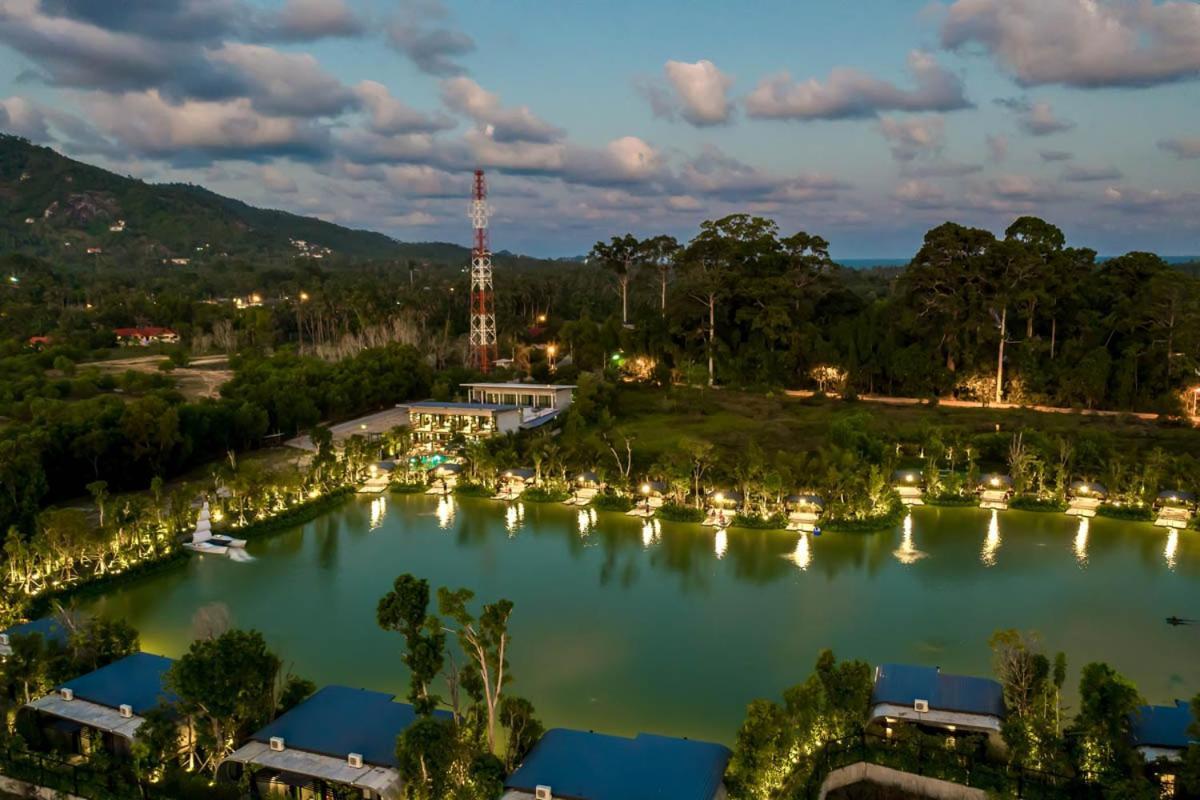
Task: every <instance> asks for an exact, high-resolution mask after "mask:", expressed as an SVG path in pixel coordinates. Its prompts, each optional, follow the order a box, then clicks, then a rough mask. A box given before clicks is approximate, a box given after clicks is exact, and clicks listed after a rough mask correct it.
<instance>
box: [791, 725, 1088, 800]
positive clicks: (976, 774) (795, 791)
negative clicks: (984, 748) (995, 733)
mask: <svg viewBox="0 0 1200 800" xmlns="http://www.w3.org/2000/svg"><path fill="white" fill-rule="evenodd" d="M863 762H865V763H868V764H876V765H879V766H881V767H891V768H892V769H896V770H900V771H903V772H909V773H912V774H914V775H922V776H925V777H929V778H938V779H940V780H944V781H950V782H952V783H957V784H960V785H962V786H969V787H972V788H977V789H982V790H984V791H986V792H990V793H993V794H995V795H997V796H1000V797H1019V798H1022V800H1051V799H1052V798H1053V799H1054V800H1060V799H1061V798H1072V799H1073V800H1099V798H1101V797H1102V796H1103V794H1104V787H1103V786H1101V785H1099V784H1096V783H1088V782H1085V781H1082V780H1079V779H1078V778H1076V777H1074V776H1069V775H1059V774H1055V773H1050V772H1041V771H1038V770H1032V769H1025V768H1021V767H1012V766H1009V765H1007V764H997V763H994V762H991V761H988V760H987V759H986V758H985V757H984V756H983V754H982V753H980V752H964V751H960V750H955V749H953V748H950V747H947V746H946V744H945V740H944V739H940V738H936V737H915V738H906V737H896V738H891V737H884V736H879V735H877V734H873V733H859V734H855V735H852V736H847V737H845V738H843V739H836V740H834V741H831V742H828V743H826V745H825V746H824V747H823V748H822V749H821V750H820V751H818V752H817V753H816V754H815V755H814V756H813V757H812V758H811V759H809V760H807V761H805V762H802V763H801V764H799V765H798V766H797V768H796V770H795V771H794V772H793V773H792V775H791V776H790V777H789V778H788V780H787V781H786V782H785V784H784V786H783V788H782V789H781V791H780V792H779V793H778V795H777V797H778V798H779V799H780V800H815V798H817V797H819V796H820V792H821V785H822V784H823V783H824V782H825V779H826V778H827V777H828V776H829V774H830V773H831V772H833V771H834V770H837V769H841V768H842V767H847V766H850V765H851V764H858V763H863Z"/></svg>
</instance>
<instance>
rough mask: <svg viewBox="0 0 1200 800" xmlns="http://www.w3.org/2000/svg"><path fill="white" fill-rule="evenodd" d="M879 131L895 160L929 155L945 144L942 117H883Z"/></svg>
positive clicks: (944, 125) (944, 128) (906, 159)
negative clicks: (889, 146)
mask: <svg viewBox="0 0 1200 800" xmlns="http://www.w3.org/2000/svg"><path fill="white" fill-rule="evenodd" d="M879 132H880V133H881V134H883V138H884V139H887V141H888V143H889V144H890V145H891V148H892V157H893V158H895V159H896V160H897V161H912V160H913V159H915V158H917V157H918V156H922V155H924V156H931V155H933V154H935V153H937V152H938V151H940V150H941V149H942V147H943V145H944V144H945V134H946V123H945V120H944V119H942V117H939V116H932V117H907V118H904V119H899V118H897V117H883V118H882V119H880V120H879Z"/></svg>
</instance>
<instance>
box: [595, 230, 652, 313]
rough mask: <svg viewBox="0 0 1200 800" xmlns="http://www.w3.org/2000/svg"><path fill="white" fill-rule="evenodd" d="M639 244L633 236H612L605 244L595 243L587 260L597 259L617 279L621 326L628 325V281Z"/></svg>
mask: <svg viewBox="0 0 1200 800" xmlns="http://www.w3.org/2000/svg"><path fill="white" fill-rule="evenodd" d="M641 250H642V248H641V243H640V242H638V240H637V237H636V236H634V235H633V234H630V233H627V234H625V235H624V236H614V237H612V240H611V241H610V242H609V243H608V244H605V243H604V242H596V244H594V245H593V246H592V252H591V253H589V254H588V258H589V259H592V258H594V259H597V260H598V261H600V262H601V263H602V264H604V266H605V267H606V268H607V269H610V270H612V272H613V274H614V275H616V277H617V290H618V292H619V293H620V295H621V324H622V325H628V324H629V281H630V280H631V279H632V278H633V267H634V264H636V263H637V260H638V258H639V256H640V254H641Z"/></svg>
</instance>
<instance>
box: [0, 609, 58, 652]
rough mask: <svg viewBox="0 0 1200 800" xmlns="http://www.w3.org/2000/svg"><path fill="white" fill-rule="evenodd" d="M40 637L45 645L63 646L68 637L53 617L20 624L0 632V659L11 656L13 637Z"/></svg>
mask: <svg viewBox="0 0 1200 800" xmlns="http://www.w3.org/2000/svg"><path fill="white" fill-rule="evenodd" d="M15 636H16V637H19V636H41V637H42V640H43V641H44V642H45V643H46V644H56V645H60V646H65V645H66V644H67V639H68V637H69V636H70V633H69V631H68V630H67V629H66V627H65V626H64V625H63V624H62V623H61V622H59V621H58V620H57V619H55V618H54V617H42V618H41V619H35V620H32V621H30V622H22V623H21V624H20V625H13V626H12V627H11V628H6V629H4V630H3V631H0V659H4V658H8V657H9V656H11V655H12V652H13V649H12V640H13V637H15Z"/></svg>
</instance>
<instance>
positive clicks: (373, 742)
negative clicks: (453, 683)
mask: <svg viewBox="0 0 1200 800" xmlns="http://www.w3.org/2000/svg"><path fill="white" fill-rule="evenodd" d="M434 714H435V716H440V717H446V718H448V717H449V716H450V714H449V713H448V712H444V711H436V712H434ZM416 718H417V716H416V713H415V712H414V711H413V707H412V706H410V705H408V704H406V703H397V702H396V701H395V696H394V695H390V694H384V693H383V692H373V691H370V690H367V689H351V688H349V687H346V686H326V687H325V688H323V689H321V690H320V691H318V692H317V693H316V694H314V695H313V696H312V697H310V698H308V699H307V700H305V701H304V702H303V703H301V704H300V705H298V706H296V707H295V708H293V709H292V710H291V711H288V712H287V713H286V714H284V715H283V716H281V717H279V718H278V719H276V720H275V721H274V722H272V723H271V724H270V725H267V726H266V727H265V728H262V729H261V730H259V731H257V732H256V733H254V734H253V735H252V736H251V737H250V741H249V742H247V743H246V744H245V745H243V746H242V747H240V748H238V750H236V751H235V752H234V753H232V754H231V755H230V756H229V757H228V758H226V759H225V760H224V761H223V762H221V766H220V768H219V769H218V771H217V777H218V779H219V780H221V781H224V782H228V783H236V782H238V781H240V780H241V779H242V776H243V774H244V773H245V772H247V771H248V772H249V773H250V778H251V779H250V796H251V797H253V798H311V797H327V796H336V797H343V796H353V797H356V798H358V797H361V798H363V800H398V798H400V797H401V796H402V794H403V783H402V780H401V777H400V771H399V768H398V765H397V762H396V738H397V737H398V736H399V735H400V734H401V733H403V732H404V730H405V729H406V728H408V726H409V725H411V724H412V723H413V721H414V720H416ZM347 792H349V793H351V794H350V795H347V794H346V793H347Z"/></svg>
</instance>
